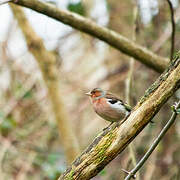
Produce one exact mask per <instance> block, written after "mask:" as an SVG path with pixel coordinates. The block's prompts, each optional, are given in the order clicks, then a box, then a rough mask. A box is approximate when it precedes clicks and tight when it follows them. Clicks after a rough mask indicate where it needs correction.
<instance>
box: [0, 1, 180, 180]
mask: <svg viewBox="0 0 180 180" xmlns="http://www.w3.org/2000/svg"><path fill="white" fill-rule="evenodd" d="M44 1H45V0H44ZM171 1H172V3H173V7H174V13H175V19H176V39H175V52H176V51H178V50H180V5H179V1H178V0H171ZM46 3H51V4H53V5H55V6H57V7H58V8H61V9H68V10H70V11H73V12H75V13H78V14H80V15H82V16H85V17H88V18H91V19H93V20H94V21H96V22H97V23H98V24H99V25H101V26H106V27H108V28H110V29H112V30H114V31H116V32H119V33H120V34H121V35H123V36H125V37H127V38H129V39H133V40H135V41H136V42H137V43H138V44H141V45H142V46H144V47H147V48H148V49H150V50H152V51H153V52H155V53H156V54H158V55H160V56H163V57H170V48H171V38H170V37H171V23H170V11H169V6H168V3H167V1H166V0H138V1H133V0H121V1H117V0H91V1H90V0H63V1H58V0H51V1H48V0H47V1H46ZM135 10H137V14H136V15H135V14H134V12H135ZM18 13H19V14H21V15H20V17H23V15H22V13H25V16H24V17H25V18H26V19H21V18H19V16H17V14H18ZM0 17H1V18H0V179H2V180H11V179H12V180H25V179H27V180H28V179H29V180H36V179H44V180H46V179H51V180H55V179H57V177H58V176H59V175H60V174H61V173H62V172H63V171H64V170H65V169H66V167H67V165H68V162H70V161H71V158H70V160H69V161H68V157H67V156H68V152H66V151H67V149H66V148H65V146H69V144H70V145H71V144H73V143H72V142H71V140H72V141H76V142H75V143H74V144H75V145H74V148H76V150H74V152H73V153H74V154H75V155H77V154H79V153H80V152H82V151H83V150H84V149H85V148H86V147H87V146H88V145H89V144H90V143H91V142H92V140H93V139H94V138H95V137H96V136H97V134H98V133H99V132H100V131H102V129H103V128H104V127H106V126H107V125H108V122H106V121H104V120H103V119H101V118H100V117H98V116H97V115H96V114H95V113H94V111H93V109H92V106H91V104H90V101H89V98H88V97H86V96H85V92H87V91H89V90H91V89H93V88H95V87H101V88H102V89H105V90H109V91H111V92H112V93H114V94H116V95H117V96H119V97H120V98H121V99H123V100H124V101H126V102H127V101H128V102H129V103H130V104H131V106H135V104H136V103H137V101H138V100H139V98H140V97H141V96H143V94H144V92H145V90H146V89H147V88H148V87H149V86H150V85H151V84H152V83H153V82H154V81H155V80H156V78H157V77H158V76H159V74H158V73H156V72H155V71H153V70H151V69H149V68H148V67H146V66H144V65H142V64H141V63H139V62H137V61H134V63H133V65H132V63H130V62H132V61H133V60H132V59H130V57H128V56H126V55H125V54H123V53H121V52H119V51H118V50H116V49H114V48H112V47H110V46H109V45H107V44H105V43H103V42H102V41H100V40H98V39H96V38H93V37H90V36H89V35H86V34H84V33H81V32H79V31H76V30H75V29H72V28H71V27H69V26H66V25H64V24H61V23H60V22H57V21H55V20H54V19H51V18H48V17H46V16H45V15H42V14H39V13H36V12H34V11H32V10H30V9H25V8H23V11H22V9H21V11H20V9H18V8H17V6H13V7H12V6H11V7H10V6H9V5H8V4H5V5H1V6H0ZM20 22H21V25H20ZM27 23H29V27H31V28H32V31H31V35H32V36H31V37H30V38H29V41H28V40H27V38H25V36H24V33H26V32H25V31H26V29H27V31H28V30H29V31H30V29H31V28H29V27H28V26H27ZM23 25H25V26H24V30H23V28H22V27H23ZM134 27H135V28H134ZM23 31H24V32H23ZM33 37H36V41H35V42H43V44H44V46H43V45H42V43H41V44H40V45H39V46H38V45H37V46H36V43H31V42H30V41H31V40H33ZM40 48H44V49H40ZM48 53H50V55H51V56H50V57H53V58H50V59H53V63H51V62H50V65H49V64H48V63H46V64H45V62H48V60H47V59H48V58H46V57H47V56H46V55H47V54H48ZM44 59H45V60H44ZM43 63H44V64H43ZM42 64H43V65H42ZM51 64H53V65H52V66H51ZM51 67H53V68H54V69H55V70H54V71H53V72H54V73H52V74H53V77H56V76H58V78H57V79H56V78H55V79H56V80H54V82H58V83H59V87H58V88H56V85H57V83H56V84H53V83H54V82H51V80H49V79H50V78H49V79H48V77H47V76H48V73H49V72H50V73H49V74H50V75H51V70H49V69H48V68H51ZM130 67H131V68H130ZM43 68H44V69H45V70H44V69H43ZM130 69H131V70H132V71H131V72H132V76H131V78H132V81H131V85H130V86H128V85H127V82H128V79H129V77H128V74H129V71H130ZM46 70H47V71H46ZM46 72H47V73H46ZM52 81H53V80H52ZM51 85H52V86H51ZM128 88H129V91H128V90H127V89H128ZM55 90H57V91H55ZM59 90H60V91H59ZM127 92H129V93H128V95H127ZM179 96H180V94H179V93H176V95H175V96H174V97H173V98H171V100H170V101H169V102H168V103H166V105H164V106H163V108H162V109H161V111H160V112H159V113H158V114H157V115H156V116H155V118H154V120H153V121H154V123H153V124H149V125H148V126H147V127H146V128H145V129H144V130H143V132H141V133H140V135H139V136H138V137H137V138H136V139H135V140H134V143H133V149H134V153H135V157H136V159H137V160H139V159H140V158H141V157H142V156H143V155H144V153H145V152H146V150H147V149H148V148H149V146H150V145H151V143H152V141H153V139H154V138H155V137H156V136H157V134H158V132H159V131H160V130H161V129H162V127H163V126H164V125H165V123H166V122H167V120H168V119H169V118H170V116H171V105H172V104H173V103H174V102H175V101H177V98H178V97H179ZM57 97H59V98H58V99H61V100H60V102H59V101H58V102H56V99H57ZM128 97H129V99H130V100H128ZM56 103H57V104H58V103H60V105H59V106H58V108H60V109H59V111H60V112H61V113H62V114H61V115H62V116H61V115H58V110H57V109H56V107H57V106H56V105H57V104H56ZM60 116H61V117H60ZM58 118H59V119H60V120H59V121H58ZM66 122H68V123H67V124H66V127H67V129H68V130H69V132H67V133H66V129H64V128H63V127H64V123H66ZM68 127H69V128H68ZM66 134H67V135H66ZM69 134H71V136H70V137H71V140H69V142H68V141H66V140H64V139H66V137H67V139H68V136H69ZM72 136H73V138H72ZM64 141H65V142H64ZM179 142H180V121H179V118H177V121H176V123H175V124H174V125H173V126H172V127H171V129H170V130H169V131H168V133H167V134H166V136H165V137H164V139H163V140H162V142H161V143H160V145H159V146H158V148H157V149H156V150H155V152H153V154H152V155H151V157H150V159H149V160H148V161H147V162H146V164H145V166H144V167H143V168H142V169H141V170H140V177H141V178H140V179H142V180H157V179H159V180H176V179H177V180H178V179H180V143H179ZM72 151H73V150H72ZM73 153H72V154H73ZM132 167H133V165H132V163H131V159H130V155H129V151H128V148H127V149H126V150H125V151H124V152H123V153H121V154H120V155H119V156H118V157H117V158H116V159H114V160H113V161H112V162H111V163H110V164H109V165H108V166H106V168H105V169H104V170H103V171H101V172H100V173H99V174H98V175H97V176H96V177H94V178H93V179H94V180H95V179H97V180H119V179H123V178H124V176H125V174H124V173H123V172H122V171H121V169H122V168H123V169H126V170H130V169H132Z"/></svg>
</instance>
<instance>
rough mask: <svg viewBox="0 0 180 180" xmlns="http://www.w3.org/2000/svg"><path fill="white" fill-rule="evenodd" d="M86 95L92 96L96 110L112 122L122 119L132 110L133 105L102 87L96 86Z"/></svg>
mask: <svg viewBox="0 0 180 180" xmlns="http://www.w3.org/2000/svg"><path fill="white" fill-rule="evenodd" d="M86 95H88V96H90V98H91V102H92V105H93V108H94V111H95V112H96V113H97V114H98V115H99V116H101V117H102V118H103V119H105V120H107V121H110V122H111V124H112V123H113V122H119V121H122V120H123V119H125V117H127V116H128V115H129V114H130V112H131V106H129V105H128V104H125V103H123V101H122V100H120V99H119V98H117V97H116V96H114V95H113V94H111V93H109V92H107V91H104V90H102V89H101V88H95V89H93V90H92V91H90V92H88V93H86ZM111 124H110V125H111ZM108 127H109V126H108Z"/></svg>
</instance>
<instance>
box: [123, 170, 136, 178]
mask: <svg viewBox="0 0 180 180" xmlns="http://www.w3.org/2000/svg"><path fill="white" fill-rule="evenodd" d="M121 170H122V171H123V172H125V173H126V174H128V175H130V176H131V177H132V178H133V179H136V175H135V174H132V173H131V171H130V172H129V171H127V170H125V169H121Z"/></svg>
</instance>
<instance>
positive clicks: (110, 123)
mask: <svg viewBox="0 0 180 180" xmlns="http://www.w3.org/2000/svg"><path fill="white" fill-rule="evenodd" d="M113 123H114V122H111V123H110V124H109V125H108V126H107V127H105V128H104V129H103V131H105V130H107V129H108V128H109V127H110V126H111V125H112V124H113Z"/></svg>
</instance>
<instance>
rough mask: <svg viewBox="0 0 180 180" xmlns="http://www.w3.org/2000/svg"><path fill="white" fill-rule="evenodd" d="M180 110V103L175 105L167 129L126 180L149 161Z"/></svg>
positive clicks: (165, 128) (162, 131)
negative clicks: (179, 109)
mask: <svg viewBox="0 0 180 180" xmlns="http://www.w3.org/2000/svg"><path fill="white" fill-rule="evenodd" d="M178 108H180V101H179V102H178V103H177V104H175V105H174V112H173V114H172V116H171V118H170V120H169V121H168V122H167V124H166V125H165V127H164V128H163V129H162V130H161V132H160V133H159V135H158V137H157V138H156V139H155V140H154V142H153V144H152V145H151V147H150V148H149V149H148V151H147V152H146V154H145V155H144V156H143V157H142V159H141V160H140V161H139V162H138V164H137V165H136V166H135V168H133V169H132V170H131V171H130V172H128V176H127V177H126V179H125V180H130V179H131V178H133V177H134V176H135V174H136V172H138V171H139V169H140V168H141V167H142V166H143V165H144V163H145V162H146V161H147V159H148V158H149V156H150V155H151V154H152V152H153V151H154V150H155V148H156V147H157V145H158V144H159V142H160V141H161V139H162V138H163V137H164V135H165V134H166V132H167V131H168V130H169V128H170V127H171V126H172V125H173V123H174V121H175V119H176V117H177V115H178V113H177V111H178Z"/></svg>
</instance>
